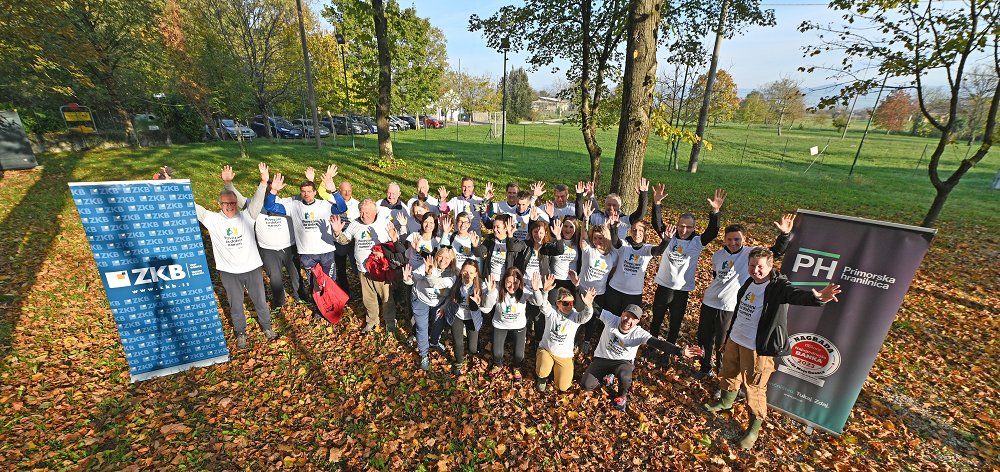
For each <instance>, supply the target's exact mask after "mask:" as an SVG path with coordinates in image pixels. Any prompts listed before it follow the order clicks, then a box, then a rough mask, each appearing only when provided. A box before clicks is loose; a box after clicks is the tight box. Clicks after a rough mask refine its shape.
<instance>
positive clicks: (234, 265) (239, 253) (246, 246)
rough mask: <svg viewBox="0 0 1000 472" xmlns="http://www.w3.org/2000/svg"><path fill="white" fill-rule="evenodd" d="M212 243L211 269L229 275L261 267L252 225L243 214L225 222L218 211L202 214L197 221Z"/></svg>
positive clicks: (252, 222)
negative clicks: (213, 268)
mask: <svg viewBox="0 0 1000 472" xmlns="http://www.w3.org/2000/svg"><path fill="white" fill-rule="evenodd" d="M199 220H200V221H201V224H203V225H205V228H207V229H208V234H209V236H210V237H211V239H212V256H213V257H214V258H215V268H216V269H217V270H219V271H222V272H228V273H230V274H243V273H246V272H250V271H252V270H254V269H256V268H258V267H261V266H263V265H264V263H263V262H261V260H260V252H259V251H258V250H257V238H256V237H255V236H254V229H253V226H254V221H253V219H251V218H250V215H249V214H247V212H245V211H240V212H237V213H236V216H234V217H232V218H227V217H226V215H224V214H223V213H222V212H221V211H219V212H216V213H208V212H206V213H205V214H204V216H203V217H201V218H199Z"/></svg>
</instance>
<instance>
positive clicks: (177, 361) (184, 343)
mask: <svg viewBox="0 0 1000 472" xmlns="http://www.w3.org/2000/svg"><path fill="white" fill-rule="evenodd" d="M69 187H70V192H71V193H72V195H73V201H74V202H75V203H76V209H77V212H78V213H79V214H80V221H82V222H83V228H84V230H85V231H86V232H87V241H89V242H90V248H91V250H92V251H93V253H94V261H95V262H96V263H97V270H98V272H100V275H101V282H102V283H103V284H104V291H105V292H106V293H107V295H108V303H109V304H110V305H111V312H112V313H113V314H114V317H115V323H116V324H117V325H118V334H119V336H121V341H122V346H123V347H124V348H125V359H126V360H128V365H129V373H130V375H131V378H132V382H135V381H137V380H145V379H149V378H152V377H159V376H162V375H169V374H172V373H175V372H180V371H182V370H185V369H189V368H191V367H197V366H206V365H211V364H215V363H219V362H226V361H228V360H229V349H227V348H226V340H225V337H224V336H223V334H222V323H221V322H220V321H219V311H218V307H217V306H216V303H215V292H214V291H213V290H212V280H211V278H210V277H209V273H208V263H207V262H206V259H205V246H204V244H203V243H202V239H201V228H200V226H199V225H198V218H197V215H196V213H195V206H194V195H193V194H192V192H191V182H190V181H188V180H167V181H157V180H150V181H134V182H71V183H70V184H69Z"/></svg>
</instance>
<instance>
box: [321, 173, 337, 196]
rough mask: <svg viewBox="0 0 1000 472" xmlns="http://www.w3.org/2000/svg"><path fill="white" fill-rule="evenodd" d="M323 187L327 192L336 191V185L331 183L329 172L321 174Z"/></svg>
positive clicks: (331, 178)
mask: <svg viewBox="0 0 1000 472" xmlns="http://www.w3.org/2000/svg"><path fill="white" fill-rule="evenodd" d="M334 175H336V172H334ZM323 188H325V189H326V191H327V192H336V191H337V186H336V185H334V184H333V175H330V173H329V172H327V173H325V174H323Z"/></svg>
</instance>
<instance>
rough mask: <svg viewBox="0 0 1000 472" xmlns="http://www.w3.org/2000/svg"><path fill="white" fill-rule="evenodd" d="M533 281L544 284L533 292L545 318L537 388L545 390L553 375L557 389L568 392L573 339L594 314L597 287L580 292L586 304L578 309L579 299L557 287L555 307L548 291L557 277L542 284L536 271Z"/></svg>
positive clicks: (570, 383) (550, 278)
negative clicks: (550, 375)
mask: <svg viewBox="0 0 1000 472" xmlns="http://www.w3.org/2000/svg"><path fill="white" fill-rule="evenodd" d="M533 284H534V285H535V286H541V287H542V289H541V290H536V291H535V292H534V297H535V303H536V304H538V306H539V308H540V309H541V313H542V316H543V317H544V319H545V330H544V334H543V335H542V341H541V342H540V343H538V353H537V354H536V356H535V375H537V376H538V378H537V380H535V387H536V388H537V389H538V391H540V392H544V391H545V388H546V386H547V385H548V382H549V374H552V375H553V377H554V378H555V382H556V388H557V389H559V391H561V392H565V391H566V390H569V387H570V386H571V385H572V384H573V342H574V340H575V339H576V331H577V329H579V328H580V326H581V325H584V324H586V323H587V322H588V321H589V320H590V319H591V318H592V317H593V315H594V297H596V296H597V290H596V289H594V288H593V287H590V288H588V289H585V290H582V291H581V295H580V301H581V304H582V305H583V307H582V309H581V310H580V311H577V310H576V308H575V304H576V298H575V297H574V296H573V294H572V293H571V292H570V291H569V290H567V289H565V288H562V287H559V288H557V289H556V296H555V300H556V302H555V304H554V305H555V307H553V304H550V303H549V302H548V298H549V294H548V293H549V292H550V291H551V290H552V289H553V288H555V287H556V283H555V277H554V276H552V275H549V276H548V277H546V278H545V283H544V285H543V284H542V276H541V275H538V274H536V275H535V280H534V281H533Z"/></svg>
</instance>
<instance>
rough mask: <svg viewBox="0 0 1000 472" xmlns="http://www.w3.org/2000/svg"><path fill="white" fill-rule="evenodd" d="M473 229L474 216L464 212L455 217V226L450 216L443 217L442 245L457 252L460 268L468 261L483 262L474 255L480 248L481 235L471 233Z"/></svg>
mask: <svg viewBox="0 0 1000 472" xmlns="http://www.w3.org/2000/svg"><path fill="white" fill-rule="evenodd" d="M452 226H454V232H452ZM471 229H472V215H470V214H468V213H466V212H464V211H463V212H462V213H459V214H457V215H455V223H454V225H453V224H452V221H451V218H450V217H449V216H448V215H442V216H441V245H442V246H447V247H451V248H452V249H454V250H455V265H457V266H459V267H461V266H462V264H465V261H466V260H468V259H472V260H475V261H476V263H480V262H481V260H480V259H479V258H478V257H476V255H475V254H474V252H475V248H477V247H479V239H480V238H479V233H475V232H473V231H470V230H471Z"/></svg>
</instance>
